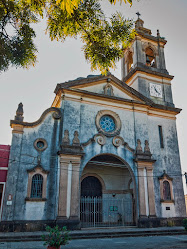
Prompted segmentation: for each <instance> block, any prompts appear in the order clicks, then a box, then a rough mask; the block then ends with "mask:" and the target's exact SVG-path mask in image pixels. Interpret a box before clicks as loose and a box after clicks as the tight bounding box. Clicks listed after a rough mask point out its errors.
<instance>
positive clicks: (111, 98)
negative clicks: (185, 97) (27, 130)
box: [61, 88, 182, 113]
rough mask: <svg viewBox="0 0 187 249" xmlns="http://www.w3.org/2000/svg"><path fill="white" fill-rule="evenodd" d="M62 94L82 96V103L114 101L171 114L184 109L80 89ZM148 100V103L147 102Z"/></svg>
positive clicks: (65, 89)
mask: <svg viewBox="0 0 187 249" xmlns="http://www.w3.org/2000/svg"><path fill="white" fill-rule="evenodd" d="M61 90H62V93H64V94H66V93H70V94H73V95H78V96H80V101H81V99H82V98H83V97H89V98H91V97H93V98H94V99H96V98H97V99H103V100H107V101H110V102H111V101H114V102H123V103H127V104H131V105H139V106H140V105H142V106H147V107H148V109H149V110H150V109H152V108H154V109H159V110H164V111H171V112H175V113H180V112H181V110H182V109H180V108H175V107H169V106H164V105H159V104H155V103H154V102H153V101H152V100H150V99H148V98H146V97H145V99H146V101H142V102H141V101H137V100H130V99H124V98H120V97H115V96H107V95H104V94H99V93H93V92H89V91H85V90H79V89H67V88H64V89H61ZM147 100H148V101H147Z"/></svg>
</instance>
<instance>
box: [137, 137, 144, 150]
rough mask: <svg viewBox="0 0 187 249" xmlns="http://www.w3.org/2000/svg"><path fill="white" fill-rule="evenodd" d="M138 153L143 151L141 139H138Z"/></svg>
mask: <svg viewBox="0 0 187 249" xmlns="http://www.w3.org/2000/svg"><path fill="white" fill-rule="evenodd" d="M136 153H143V151H142V146H141V140H140V139H137V146H136Z"/></svg>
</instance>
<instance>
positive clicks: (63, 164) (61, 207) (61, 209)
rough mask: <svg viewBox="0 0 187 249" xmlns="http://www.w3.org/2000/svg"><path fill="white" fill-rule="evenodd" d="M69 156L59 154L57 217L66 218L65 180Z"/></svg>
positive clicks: (66, 178)
mask: <svg viewBox="0 0 187 249" xmlns="http://www.w3.org/2000/svg"><path fill="white" fill-rule="evenodd" d="M69 163H70V160H69V156H66V155H60V177H59V199H58V218H60V219H67V181H68V165H69Z"/></svg>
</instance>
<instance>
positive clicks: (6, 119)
mask: <svg viewBox="0 0 187 249" xmlns="http://www.w3.org/2000/svg"><path fill="white" fill-rule="evenodd" d="M102 5H103V7H104V10H105V12H106V14H107V16H110V15H111V13H112V12H114V11H115V10H118V11H120V12H122V13H123V14H124V16H125V17H126V18H134V19H135V20H136V14H135V13H136V12H137V11H139V12H140V13H141V14H142V15H141V18H142V19H143V20H144V26H145V27H146V28H150V29H151V30H152V33H153V35H156V30H157V29H159V30H160V34H161V36H164V37H165V38H166V40H168V43H167V44H166V47H165V57H166V67H167V70H168V71H169V73H170V74H171V75H174V76H175V78H174V80H173V81H172V89H173V98H174V103H175V105H176V107H180V108H182V109H183V111H182V113H181V114H180V115H178V117H177V127H178V136H179V147H180V153H181V162H182V169H183V171H187V157H186V155H185V154H186V148H187V129H185V127H186V124H187V96H186V92H187V80H186V71H187V62H186V58H187V47H186V43H187V28H186V25H187V15H186V13H187V1H186V0H164V1H163V0H139V1H138V0H137V1H135V2H134V4H133V6H132V7H129V5H128V4H122V5H120V4H119V3H118V4H116V5H115V7H114V6H111V5H110V4H109V3H108V1H107V0H103V1H102ZM45 27H46V25H45V20H43V21H41V22H40V24H37V25H35V30H36V33H37V37H36V39H35V43H36V45H37V48H38V51H39V53H38V62H37V64H36V66H35V67H33V68H30V69H29V70H24V69H15V68H11V69H9V70H8V71H7V72H3V73H2V74H0V87H1V88H0V89H1V91H0V106H1V111H0V114H1V129H0V144H11V128H10V126H9V123H10V119H13V118H14V116H15V112H16V109H17V105H18V104H19V102H22V103H23V105H24V120H25V121H27V122H33V121H35V120H37V119H38V118H39V117H40V116H41V114H42V113H43V111H44V110H45V109H47V108H49V107H50V105H51V104H52V101H53V99H54V96H55V95H54V93H53V91H54V89H55V86H56V84H57V83H60V82H64V81H67V80H71V79H75V78H77V77H80V76H82V77H86V76H87V75H88V74H99V72H97V71H96V72H91V70H90V65H89V64H88V63H87V62H86V61H85V59H84V55H83V52H82V50H81V46H82V43H81V42H80V40H79V39H77V40H74V39H68V40H67V41H66V42H65V43H62V42H56V41H53V42H51V41H50V39H49V38H48V35H46V34H45ZM120 65H121V64H120V62H119V63H118V67H117V69H116V70H115V71H111V72H112V73H113V74H114V75H115V76H116V77H118V78H119V79H121V68H120Z"/></svg>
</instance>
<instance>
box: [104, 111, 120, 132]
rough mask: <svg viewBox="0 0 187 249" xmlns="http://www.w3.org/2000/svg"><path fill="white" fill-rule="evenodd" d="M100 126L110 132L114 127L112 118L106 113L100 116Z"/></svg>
mask: <svg viewBox="0 0 187 249" xmlns="http://www.w3.org/2000/svg"><path fill="white" fill-rule="evenodd" d="M100 126H101V128H102V129H103V130H104V131H105V132H112V131H114V130H115V128H116V126H115V121H114V119H113V118H112V117H111V116H108V115H105V116H102V117H101V119H100Z"/></svg>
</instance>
